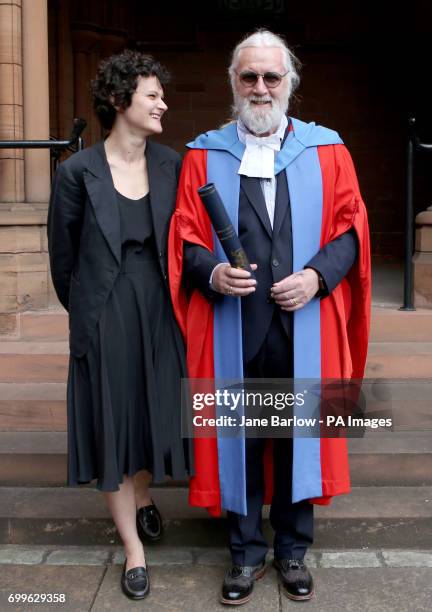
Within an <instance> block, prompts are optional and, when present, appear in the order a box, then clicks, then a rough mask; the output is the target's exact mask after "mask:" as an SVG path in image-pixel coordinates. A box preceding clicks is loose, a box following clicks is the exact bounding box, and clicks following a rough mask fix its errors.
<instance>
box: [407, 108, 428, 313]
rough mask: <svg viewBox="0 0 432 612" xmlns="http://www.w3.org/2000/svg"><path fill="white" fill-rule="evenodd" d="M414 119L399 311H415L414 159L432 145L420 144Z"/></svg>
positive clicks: (410, 135)
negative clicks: (413, 257) (401, 301)
mask: <svg viewBox="0 0 432 612" xmlns="http://www.w3.org/2000/svg"><path fill="white" fill-rule="evenodd" d="M415 123H416V120H415V117H410V118H409V120H408V146H407V156H406V164H407V165H406V169H407V175H406V176H407V178H406V201H405V202H406V206H405V257H404V260H405V265H404V302H403V305H402V306H401V308H400V310H415V307H414V302H413V281H414V278H413V270H412V256H413V253H414V157H415V152H416V150H417V151H432V144H426V143H424V142H420V138H419V137H418V136H417V134H416V131H415Z"/></svg>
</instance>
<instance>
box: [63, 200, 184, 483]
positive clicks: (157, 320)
mask: <svg viewBox="0 0 432 612" xmlns="http://www.w3.org/2000/svg"><path fill="white" fill-rule="evenodd" d="M117 200H118V205H119V209H120V219H121V234H122V266H121V270H120V273H119V275H118V277H117V279H116V281H115V284H114V287H113V290H112V292H111V294H110V296H109V298H108V300H107V302H106V304H105V308H104V310H103V312H102V316H101V318H100V320H99V323H98V326H97V330H96V332H95V334H94V336H93V339H92V342H91V346H90V348H89V350H88V352H87V354H86V355H85V356H84V357H81V358H76V357H73V356H71V359H70V367H69V382H68V446H69V449H68V458H69V466H68V482H69V484H71V485H76V484H79V483H86V482H89V481H91V480H93V479H95V478H96V479H97V487H98V488H99V489H101V490H102V491H116V490H118V485H119V484H120V483H121V482H122V480H123V474H127V475H129V476H131V475H133V474H135V473H136V472H138V471H139V470H141V469H147V470H148V471H149V472H151V473H152V474H153V481H154V482H161V481H163V480H164V478H165V475H170V476H172V477H173V478H174V479H176V480H179V479H184V478H185V477H186V476H187V474H188V473H190V465H189V462H190V461H189V447H190V445H189V444H188V441H187V440H183V439H182V438H181V427H180V423H181V419H180V410H181V405H180V399H181V391H180V379H181V378H182V377H185V376H186V373H185V366H184V363H185V359H184V347H183V340H182V338H181V335H180V331H179V329H178V327H177V324H176V322H175V319H174V314H173V310H172V306H171V303H170V299H169V293H168V289H167V287H166V285H165V282H164V280H163V277H162V273H161V270H160V268H159V263H158V259H157V250H156V244H155V240H154V233H153V224H152V216H151V211H150V195H149V194H147V195H146V196H144V197H143V198H141V199H140V200H131V199H129V198H126V197H125V196H123V195H121V194H120V193H117Z"/></svg>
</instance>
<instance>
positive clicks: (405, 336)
mask: <svg viewBox="0 0 432 612" xmlns="http://www.w3.org/2000/svg"><path fill="white" fill-rule="evenodd" d="M18 316H19V327H18V329H19V333H18V335H17V336H16V337H15V338H14V337H10V336H8V337H5V338H4V339H5V340H6V339H7V340H12V341H13V340H32V339H33V340H67V338H68V334H69V326H68V314H67V312H66V311H65V310H63V309H57V308H56V309H50V310H40V311H31V312H23V313H21V314H20V315H18ZM428 337H429V338H431V337H432V310H431V309H425V308H419V309H417V310H416V311H413V312H403V311H400V310H399V309H398V308H397V307H396V306H393V307H381V306H376V305H375V306H372V317H371V338H370V339H371V341H372V342H410V341H411V342H412V341H419V342H422V341H424V339H425V338H428Z"/></svg>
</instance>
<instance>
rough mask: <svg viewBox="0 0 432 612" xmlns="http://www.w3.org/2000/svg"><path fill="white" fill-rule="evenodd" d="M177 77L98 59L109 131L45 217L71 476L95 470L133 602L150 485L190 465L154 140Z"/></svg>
mask: <svg viewBox="0 0 432 612" xmlns="http://www.w3.org/2000/svg"><path fill="white" fill-rule="evenodd" d="M167 80H168V73H167V71H166V70H165V68H164V67H163V66H161V65H160V64H159V63H158V62H156V61H155V60H154V59H153V58H152V57H150V56H147V55H143V54H142V53H139V52H135V51H125V52H124V53H121V54H119V55H115V56H112V57H110V58H109V59H107V60H105V61H103V62H102V63H101V64H100V66H99V69H98V73H97V76H96V79H95V80H94V81H93V83H92V89H93V98H94V108H95V111H96V114H97V115H98V117H99V119H100V121H101V123H102V125H103V127H104V128H106V129H107V130H108V131H109V135H108V136H107V138H106V139H105V141H104V142H100V143H98V144H96V145H95V146H93V147H90V148H88V149H84V150H83V151H81V152H79V153H76V154H75V155H73V156H72V157H70V158H69V159H68V160H67V161H65V162H64V163H63V164H61V165H60V166H59V168H58V170H57V172H56V175H55V180H54V185H53V190H52V194H51V201H50V209H49V215H48V241H49V254H50V262H51V274H52V279H53V283H54V287H55V289H56V292H57V295H58V297H59V300H60V302H61V303H62V304H63V306H64V307H65V308H66V310H68V312H69V322H70V352H71V357H70V366H69V378H68V390H67V409H68V483H69V484H70V485H77V484H82V483H87V482H90V481H91V480H93V479H97V487H98V489H100V490H101V491H103V492H104V494H105V497H106V501H107V504H108V507H109V509H110V512H111V514H112V517H113V519H114V522H115V524H116V527H117V529H118V532H119V534H120V537H121V539H122V541H123V544H124V548H125V556H126V560H125V564H124V567H123V574H122V580H121V585H122V589H123V591H124V593H125V594H126V595H127V596H128V597H130V598H131V599H142V598H143V597H145V596H146V595H147V594H148V592H149V577H148V573H147V569H146V563H145V557H144V549H143V544H142V541H143V540H145V539H150V540H157V539H159V537H160V535H161V531H162V521H161V517H160V514H159V512H158V510H157V508H156V506H155V505H154V503H153V500H152V499H151V497H150V494H149V489H148V485H149V483H150V481H151V480H153V482H161V481H163V480H164V478H165V476H166V475H169V476H172V477H173V478H174V479H176V480H178V479H184V478H185V477H186V476H187V475H188V474H190V473H191V467H192V466H191V453H190V452H189V451H190V445H189V443H187V442H184V441H183V440H182V438H181V433H180V400H181V392H180V379H181V378H182V377H185V376H186V374H185V365H184V364H185V359H184V347H183V344H182V338H181V335H180V333H179V330H178V328H177V325H176V322H175V319H174V315H173V311H172V307H171V303H170V299H169V291H168V285H167V244H166V243H167V234H168V225H169V221H170V218H171V215H172V212H173V209H174V205H175V196H176V189H177V179H178V175H179V171H180V163H181V162H180V157H179V155H178V154H177V153H176V152H175V151H173V150H172V149H169V148H168V147H166V146H163V145H160V144H156V143H154V142H152V141H151V140H148V136H151V135H153V134H160V133H161V132H162V124H161V119H162V116H163V114H164V113H165V111H166V110H167V105H166V103H165V101H164V92H163V85H164V84H165V83H166V82H167ZM133 476H135V479H136V482H138V486H136V491H135V487H134V480H133V478H132V477H133Z"/></svg>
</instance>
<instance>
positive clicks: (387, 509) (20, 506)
mask: <svg viewBox="0 0 432 612" xmlns="http://www.w3.org/2000/svg"><path fill="white" fill-rule="evenodd" d="M152 497H153V498H154V499H155V502H156V504H157V505H158V507H159V508H160V510H161V513H162V515H163V517H164V520H165V526H166V533H165V536H164V538H163V541H162V542H161V543H160V544H158V546H161V547H163V546H166V545H168V546H170V547H173V546H174V547H176V546H188V547H194V546H208V547H214V546H216V547H217V546H221V542H224V541H226V536H227V532H226V524H225V521H224V520H223V519H214V518H211V517H209V516H208V514H207V513H206V511H205V510H203V509H202V508H193V507H191V506H189V504H188V492H187V489H186V488H183V487H177V488H175V487H172V488H157V489H153V490H152ZM315 516H316V521H315V546H317V547H318V548H319V547H323V548H327V547H332V548H333V547H334V548H350V547H357V548H361V547H370V548H377V547H380V548H393V549H395V548H401V547H407V548H416V547H417V548H426V549H427V548H431V547H432V487H359V488H357V487H354V488H353V489H352V492H351V493H350V494H349V495H343V496H340V497H337V498H335V499H334V500H333V502H332V504H331V505H330V506H315ZM267 517H268V508H266V509H265V511H264V518H265V531H266V532H267V534H268V535H269V536H270V535H271V534H270V532H271V529H270V526H269V523H268V520H267ZM29 543H31V544H33V545H69V544H74V545H83V544H85V545H88V546H91V545H100V544H103V545H107V544H118V543H119V540H118V536H117V534H116V531H115V529H114V526H113V523H112V521H111V519H110V518H109V515H108V511H107V508H106V505H105V501H104V498H103V496H102V495H101V494H100V492H99V491H97V490H95V489H92V488H88V487H84V488H50V487H45V488H27V487H0V544H29Z"/></svg>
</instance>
